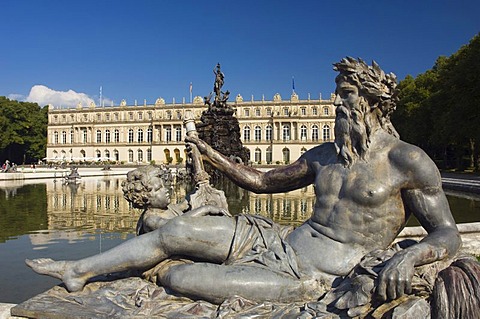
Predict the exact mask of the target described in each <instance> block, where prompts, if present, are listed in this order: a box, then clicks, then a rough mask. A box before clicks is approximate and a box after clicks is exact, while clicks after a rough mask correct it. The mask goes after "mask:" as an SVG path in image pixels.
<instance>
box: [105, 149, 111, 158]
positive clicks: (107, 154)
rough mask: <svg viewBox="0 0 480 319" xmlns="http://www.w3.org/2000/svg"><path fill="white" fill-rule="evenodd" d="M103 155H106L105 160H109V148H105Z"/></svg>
mask: <svg viewBox="0 0 480 319" xmlns="http://www.w3.org/2000/svg"><path fill="white" fill-rule="evenodd" d="M105 157H106V160H110V151H109V150H105Z"/></svg>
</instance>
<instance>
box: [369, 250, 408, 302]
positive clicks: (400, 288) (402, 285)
mask: <svg viewBox="0 0 480 319" xmlns="http://www.w3.org/2000/svg"><path fill="white" fill-rule="evenodd" d="M414 272H415V264H414V262H413V261H412V260H410V258H408V257H407V256H406V255H405V254H398V253H397V254H396V255H394V256H393V257H392V258H390V260H389V261H387V264H386V265H385V267H384V268H383V270H382V271H381V272H380V274H379V276H378V286H377V295H378V296H379V297H380V299H381V300H383V301H386V300H393V299H397V298H399V297H401V296H403V295H404V294H410V293H411V292H412V279H413V275H414Z"/></svg>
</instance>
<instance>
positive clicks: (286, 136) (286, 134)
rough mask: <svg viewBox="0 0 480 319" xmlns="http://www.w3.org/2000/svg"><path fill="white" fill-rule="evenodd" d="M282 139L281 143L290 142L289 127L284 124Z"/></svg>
mask: <svg viewBox="0 0 480 319" xmlns="http://www.w3.org/2000/svg"><path fill="white" fill-rule="evenodd" d="M282 128H283V129H282V132H283V134H282V139H283V141H290V125H288V124H284V125H283V127H282Z"/></svg>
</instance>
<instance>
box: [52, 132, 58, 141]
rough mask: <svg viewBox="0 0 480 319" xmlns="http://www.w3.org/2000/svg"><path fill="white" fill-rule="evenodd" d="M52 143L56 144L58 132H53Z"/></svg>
mask: <svg viewBox="0 0 480 319" xmlns="http://www.w3.org/2000/svg"><path fill="white" fill-rule="evenodd" d="M53 144H58V132H57V131H55V132H53Z"/></svg>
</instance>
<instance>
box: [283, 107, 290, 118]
mask: <svg viewBox="0 0 480 319" xmlns="http://www.w3.org/2000/svg"><path fill="white" fill-rule="evenodd" d="M283 115H285V116H289V115H290V112H289V111H288V107H285V108H283Z"/></svg>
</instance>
